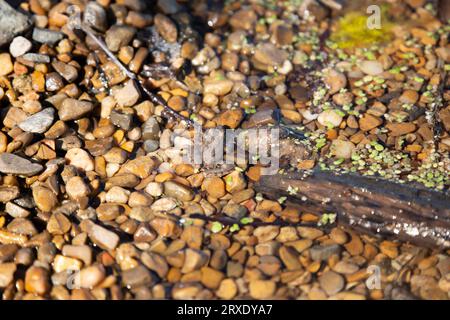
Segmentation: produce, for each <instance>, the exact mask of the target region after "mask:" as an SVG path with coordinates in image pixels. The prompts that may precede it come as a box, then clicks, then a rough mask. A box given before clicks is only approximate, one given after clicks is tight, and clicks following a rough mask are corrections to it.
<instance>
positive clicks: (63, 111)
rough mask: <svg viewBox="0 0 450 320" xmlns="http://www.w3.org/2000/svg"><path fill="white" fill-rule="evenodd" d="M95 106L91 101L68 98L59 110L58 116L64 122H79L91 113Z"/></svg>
mask: <svg viewBox="0 0 450 320" xmlns="http://www.w3.org/2000/svg"><path fill="white" fill-rule="evenodd" d="M93 109H94V104H93V103H92V102H90V101H81V100H77V99H72V98H67V99H65V100H64V101H63V103H62V104H61V107H60V108H59V110H58V116H59V118H60V119H61V120H62V121H70V120H78V119H80V118H82V117H83V116H85V115H86V114H88V113H89V112H91V111H92V110H93Z"/></svg>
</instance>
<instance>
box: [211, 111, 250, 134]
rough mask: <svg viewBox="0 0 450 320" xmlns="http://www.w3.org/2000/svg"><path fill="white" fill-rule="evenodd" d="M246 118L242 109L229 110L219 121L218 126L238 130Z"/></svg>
mask: <svg viewBox="0 0 450 320" xmlns="http://www.w3.org/2000/svg"><path fill="white" fill-rule="evenodd" d="M243 118H244V113H243V111H242V110H240V109H234V110H227V111H225V112H224V113H222V114H221V115H220V116H219V118H218V119H217V124H218V125H220V126H226V127H229V128H230V129H236V128H237V127H238V126H239V125H240V123H241V121H242V119H243Z"/></svg>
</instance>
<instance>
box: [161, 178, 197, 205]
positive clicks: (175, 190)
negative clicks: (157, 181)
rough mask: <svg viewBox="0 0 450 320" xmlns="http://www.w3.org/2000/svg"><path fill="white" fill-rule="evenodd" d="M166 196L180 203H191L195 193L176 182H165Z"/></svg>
mask: <svg viewBox="0 0 450 320" xmlns="http://www.w3.org/2000/svg"><path fill="white" fill-rule="evenodd" d="M164 194H165V195H166V196H168V197H172V198H175V199H177V200H179V201H191V200H192V199H193V198H194V192H193V191H192V190H191V189H190V188H188V187H186V186H184V185H182V184H179V183H176V182H174V181H166V182H164Z"/></svg>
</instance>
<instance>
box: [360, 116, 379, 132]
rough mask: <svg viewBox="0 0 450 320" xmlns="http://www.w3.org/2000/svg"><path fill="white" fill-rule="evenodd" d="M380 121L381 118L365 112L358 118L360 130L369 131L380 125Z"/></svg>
mask: <svg viewBox="0 0 450 320" xmlns="http://www.w3.org/2000/svg"><path fill="white" fill-rule="evenodd" d="M382 123H383V120H381V119H380V118H378V117H376V116H373V115H371V114H368V113H365V114H364V115H363V116H362V118H360V119H359V128H360V129H361V130H362V131H369V130H372V129H374V128H376V127H378V126H380V125H381V124H382Z"/></svg>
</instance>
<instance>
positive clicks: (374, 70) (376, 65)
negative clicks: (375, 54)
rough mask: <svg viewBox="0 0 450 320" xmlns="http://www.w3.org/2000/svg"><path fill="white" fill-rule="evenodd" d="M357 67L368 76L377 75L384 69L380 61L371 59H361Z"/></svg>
mask: <svg viewBox="0 0 450 320" xmlns="http://www.w3.org/2000/svg"><path fill="white" fill-rule="evenodd" d="M359 68H360V69H361V71H362V72H364V73H365V74H368V75H370V76H378V75H380V74H381V73H383V71H384V70H383V65H382V64H381V62H378V61H372V60H365V61H362V62H361V63H360V64H359Z"/></svg>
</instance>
